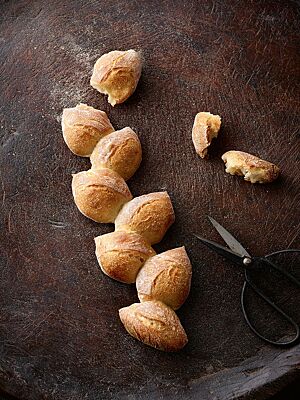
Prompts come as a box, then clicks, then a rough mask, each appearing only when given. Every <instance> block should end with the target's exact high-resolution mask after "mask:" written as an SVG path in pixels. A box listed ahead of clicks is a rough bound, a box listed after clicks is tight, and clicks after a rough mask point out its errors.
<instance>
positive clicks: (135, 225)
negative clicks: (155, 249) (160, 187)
mask: <svg viewBox="0 0 300 400" xmlns="http://www.w3.org/2000/svg"><path fill="white" fill-rule="evenodd" d="M174 220H175V216H174V210H173V206H172V203H171V199H170V197H169V195H168V193H167V192H154V193H149V194H145V195H143V196H139V197H135V198H134V199H133V200H131V201H130V202H129V203H127V204H125V205H124V207H123V208H122V209H121V211H120V213H119V214H118V216H117V218H116V220H115V227H116V230H117V231H129V232H136V233H139V234H140V235H142V236H143V237H144V238H145V239H146V240H147V241H148V242H149V243H150V244H154V243H158V242H160V241H161V239H162V238H163V236H164V235H165V233H166V231H167V230H168V228H169V227H170V226H171V224H172V223H173V222H174Z"/></svg>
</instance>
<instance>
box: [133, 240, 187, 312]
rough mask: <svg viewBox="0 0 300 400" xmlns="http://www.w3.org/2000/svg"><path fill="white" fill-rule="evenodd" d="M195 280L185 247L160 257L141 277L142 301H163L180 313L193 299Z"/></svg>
mask: <svg viewBox="0 0 300 400" xmlns="http://www.w3.org/2000/svg"><path fill="white" fill-rule="evenodd" d="M191 277H192V266H191V263H190V260H189V257H188V255H187V253H186V251H185V248H184V247H178V248H175V249H172V250H168V251H165V252H164V253H161V254H157V255H156V256H154V257H151V258H149V259H148V260H147V261H146V263H145V265H144V266H143V267H142V269H141V270H140V272H139V273H138V276H137V279H136V288H137V292H138V297H139V300H140V301H141V302H143V301H149V300H160V301H162V302H163V303H165V304H167V305H168V306H169V307H171V308H173V309H174V310H177V309H178V308H179V307H181V306H182V304H183V303H184V302H185V300H186V299H187V297H188V295H189V292H190V287H191Z"/></svg>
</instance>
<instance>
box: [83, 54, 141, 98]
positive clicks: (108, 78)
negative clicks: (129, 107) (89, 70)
mask: <svg viewBox="0 0 300 400" xmlns="http://www.w3.org/2000/svg"><path fill="white" fill-rule="evenodd" d="M141 72H142V59H141V56H140V53H138V52H136V51H135V50H127V51H111V52H109V53H107V54H103V55H102V56H101V57H100V58H99V59H98V60H97V61H96V64H95V66H94V70H93V75H92V77H91V85H92V86H93V88H94V89H97V90H98V91H99V92H100V93H104V94H107V95H108V102H109V103H110V104H111V105H112V106H114V105H115V104H120V103H123V102H124V101H125V100H127V99H128V97H129V96H131V95H132V93H133V92H134V91H135V89H136V86H137V84H138V81H139V79H140V76H141Z"/></svg>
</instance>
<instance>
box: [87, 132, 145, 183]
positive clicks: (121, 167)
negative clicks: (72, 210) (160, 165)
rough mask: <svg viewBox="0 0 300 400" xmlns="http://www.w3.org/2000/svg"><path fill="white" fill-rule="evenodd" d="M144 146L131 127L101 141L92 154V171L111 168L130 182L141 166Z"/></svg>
mask: <svg viewBox="0 0 300 400" xmlns="http://www.w3.org/2000/svg"><path fill="white" fill-rule="evenodd" d="M141 161H142V146H141V143H140V141H139V138H138V136H137V134H136V133H135V132H134V131H133V130H132V129H131V128H129V127H126V128H123V129H121V130H119V131H115V132H112V133H111V134H109V135H107V136H105V137H104V138H103V139H101V140H100V141H99V142H98V144H97V146H96V147H95V148H94V150H93V152H92V154H91V163H92V169H100V168H110V169H112V170H114V171H116V172H117V173H118V174H119V175H121V176H122V178H124V179H125V181H126V180H128V179H129V178H131V177H132V175H133V174H134V173H135V171H136V170H137V169H138V167H139V166H140V163H141Z"/></svg>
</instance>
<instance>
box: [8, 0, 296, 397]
mask: <svg viewBox="0 0 300 400" xmlns="http://www.w3.org/2000/svg"><path fill="white" fill-rule="evenodd" d="M0 18H1V28H0V29H1V32H0V34H1V36H0V43H1V49H0V60H1V65H0V79H1V97H0V119H1V125H0V126H1V149H0V151H1V158H0V163H1V182H0V183H1V185H0V186H1V188H0V190H1V197H0V199H1V205H2V213H1V242H0V247H1V255H0V257H1V259H0V260H1V280H0V287H1V295H0V304H1V313H0V338H1V341H0V351H1V356H0V388H1V389H2V390H4V391H5V392H7V393H9V394H11V395H14V396H16V398H18V399H26V400H36V399H49V400H50V399H51V400H52V399H55V400H67V399H68V400H73V399H74V400H75V399H76V400H78V399H95V400H96V399H115V398H118V399H122V398H128V399H129V398H130V399H145V398H149V399H162V398H170V399H171V398H172V399H174V398H180V399H181V398H182V399H199V398H201V400H206V399H222V400H224V399H234V398H255V399H264V398H268V397H269V396H270V395H272V394H273V393H275V392H276V391H278V390H279V389H280V388H281V387H282V386H283V385H285V384H287V383H288V382H289V381H290V380H292V379H294V378H297V377H298V378H299V359H300V347H299V345H298V346H296V347H294V348H291V349H280V350H279V349H274V348H273V347H271V346H267V345H265V344H264V343H263V342H261V341H260V340H259V339H257V338H256V337H254V336H253V334H252V333H251V332H250V331H249V329H248V328H247V326H246V325H245V323H244V321H243V318H242V314H241V310H240V304H239V295H240V289H241V285H242V282H243V275H242V271H239V270H237V269H236V268H233V267H232V266H231V265H229V264H228V263H227V262H225V261H223V260H222V259H220V257H218V256H217V255H215V254H212V253H211V252H209V251H208V250H206V249H204V248H203V247H201V245H200V244H199V243H197V242H196V240H195V239H194V238H193V236H192V233H193V232H195V231H196V232H199V233H201V234H202V235H204V236H206V237H210V238H212V239H217V238H218V237H217V235H216V233H214V232H213V229H212V227H211V226H210V225H209V223H208V221H207V220H206V217H205V216H206V215H207V214H208V215H212V216H214V217H215V218H216V219H217V220H219V221H220V222H221V223H223V224H224V225H225V226H226V227H227V228H228V229H229V230H231V231H232V232H233V233H234V234H235V235H236V236H237V237H238V238H239V239H240V240H241V241H242V242H243V243H244V244H245V245H246V246H247V248H248V249H249V251H251V252H253V253H254V254H258V255H262V254H266V253H268V252H271V251H275V250H279V249H282V248H288V247H290V248H292V247H294V248H295V247H299V167H300V165H299V131H298V129H299V111H300V110H299V91H298V89H297V84H299V65H300V60H299V36H298V32H299V5H298V4H297V2H294V1H280V2H278V1H275V0H274V1H272V0H270V1H267V0H266V1H249V0H239V1H237V0H236V1H235V0H219V1H218V0H217V1H216V0H215V1H212V0H207V1H204V0H203V1H200V0H199V1H196V0H195V1H192V0H190V1H181V0H178V1H164V0H159V1H158V0H157V1H130V2H128V1H125V0H121V1H112V0H106V1H93V0H85V1H79V0H78V1H73V2H61V1H59V0H52V1H32V0H27V1H26V0H20V1H13V0H12V1H1V4H0ZM129 48H135V49H139V50H141V51H142V52H143V56H144V60H145V63H144V69H143V74H142V78H141V80H140V83H139V85H138V88H137V90H136V93H135V94H134V95H133V96H132V97H131V98H130V99H129V100H128V101H127V102H126V103H125V104H123V105H121V106H118V107H115V108H114V109H113V108H111V107H110V106H109V105H108V104H107V101H106V99H105V98H104V97H103V96H102V95H99V94H98V93H97V92H96V91H95V90H93V89H92V88H91V87H90V86H89V78H90V75H91V70H92V67H93V64H94V62H95V61H96V59H97V58H98V57H99V56H100V55H101V54H102V53H104V52H107V51H109V50H113V49H129ZM298 88H299V86H298ZM78 102H86V103H88V104H90V105H92V106H94V107H97V108H100V109H102V110H105V111H106V112H107V113H108V115H109V117H110V119H111V121H112V123H113V125H114V126H115V127H116V128H123V127H124V126H131V127H132V128H133V129H134V130H136V131H137V133H138V134H139V137H140V139H141V142H142V146H143V162H142V165H141V167H140V169H139V171H138V172H137V173H136V174H135V176H134V177H133V178H132V179H131V180H130V182H129V185H130V188H131V190H132V193H133V194H134V195H140V194H144V193H148V192H151V191H159V190H167V191H168V192H169V194H170V196H171V198H172V201H173V203H174V207H175V212H176V222H175V224H174V225H173V226H172V228H171V229H170V230H169V232H168V233H167V235H166V236H165V238H164V240H163V241H162V242H161V243H160V244H159V245H157V246H156V247H155V248H156V250H157V251H164V250H166V249H170V248H172V247H175V246H181V245H183V244H184V245H185V246H186V248H187V251H188V253H189V255H190V258H191V261H192V264H193V271H194V272H193V283H192V289H191V294H190V297H189V299H188V301H187V302H186V304H185V305H184V306H183V307H182V309H181V310H179V312H178V314H179V316H180V318H181V320H182V323H183V325H184V326H185V328H186V331H187V333H188V336H189V344H188V346H186V348H185V349H184V350H183V351H182V352H180V353H178V354H164V353H161V352H159V351H156V350H154V349H151V348H148V347H146V346H144V345H142V344H140V343H139V342H137V341H135V340H133V339H132V338H131V337H130V336H129V335H127V334H126V333H125V331H124V329H123V327H122V325H121V323H120V321H119V318H118V314H117V310H118V309H119V308H120V307H122V306H126V305H129V304H131V303H133V302H135V301H137V296H136V292H135V288H134V286H126V285H122V284H120V283H117V282H115V281H112V280H110V279H109V278H108V277H106V276H104V275H103V274H102V273H101V272H100V271H99V269H98V267H97V262H96V259H95V256H94V243H93V238H94V236H96V235H99V234H102V233H106V232H109V231H111V230H112V229H113V227H112V226H111V225H99V224H96V223H94V222H92V221H89V220H88V219H85V218H84V217H83V216H82V215H81V214H80V213H79V212H78V211H77V209H76V208H75V206H74V204H73V200H72V196H71V189H70V183H71V173H74V172H77V171H80V170H84V169H87V168H88V165H89V163H88V161H87V160H85V159H81V158H79V157H76V156H74V155H72V154H71V152H70V151H69V150H68V149H67V147H66V146H65V144H64V142H63V139H62V135H61V128H60V115H61V112H62V109H63V108H64V107H70V106H71V107H72V106H75V105H76V104H77V103H78ZM201 110H203V111H211V112H213V113H219V114H220V115H221V116H222V120H223V127H222V131H221V133H220V137H219V139H218V140H217V141H216V143H214V145H213V146H212V148H211V152H210V154H211V156H210V159H209V160H208V161H203V160H201V159H199V158H198V157H197V155H196V154H195V152H194V149H193V145H192V141H191V128H192V124H193V119H194V116H195V114H196V113H197V112H199V111H201ZM230 149H240V150H243V151H248V152H251V153H254V154H257V155H259V156H261V157H262V158H265V159H267V160H270V161H273V162H275V163H277V164H278V165H279V166H280V167H281V169H282V176H281V178H280V179H279V180H278V181H277V182H276V183H274V184H272V185H268V186H261V185H251V184H248V183H246V182H243V180H242V179H241V178H238V177H231V176H229V175H227V174H225V172H224V166H223V162H222V161H221V159H220V156H221V155H222V153H223V152H225V151H227V150H230ZM280 287H281V286H280ZM280 290H282V289H280ZM290 293H292V292H288V294H287V292H285V296H286V298H288V300H289V305H290V307H291V309H292V311H295V310H296V309H297V310H298V308H299V300H298V302H296V301H295V298H293V297H294V295H292V294H290ZM293 301H294V303H293ZM297 306H298V307H297ZM298 311H299V310H298ZM256 314H258V317H260V312H259V313H258V312H256ZM262 314H263V313H262ZM262 318H266V316H264V317H262ZM298 318H299V315H298ZM267 319H268V314H267ZM263 321H266V319H262V321H261V322H263ZM270 325H272V324H270Z"/></svg>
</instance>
